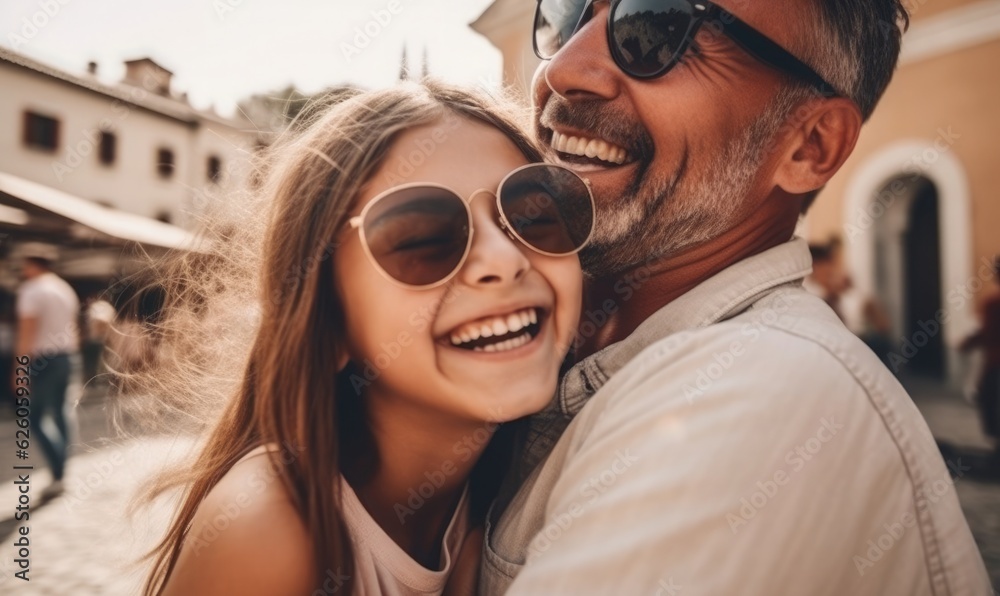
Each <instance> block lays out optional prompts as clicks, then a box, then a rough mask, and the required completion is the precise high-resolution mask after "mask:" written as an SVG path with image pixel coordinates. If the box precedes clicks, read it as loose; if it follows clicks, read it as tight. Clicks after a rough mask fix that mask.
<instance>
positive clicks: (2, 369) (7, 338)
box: [0, 289, 15, 411]
mask: <svg viewBox="0 0 1000 596" xmlns="http://www.w3.org/2000/svg"><path fill="white" fill-rule="evenodd" d="M14 327H15V320H14V296H13V294H11V293H10V292H8V291H7V290H3V289H0V379H9V378H11V377H10V375H11V373H12V372H13V371H14ZM11 389H12V388H11V387H10V386H9V385H8V384H7V383H6V382H2V381H0V403H2V404H3V407H7V406H10V408H11V411H13V409H14V406H15V402H14V392H13V391H12V390H11Z"/></svg>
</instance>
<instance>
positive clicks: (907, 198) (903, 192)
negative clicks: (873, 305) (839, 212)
mask: <svg viewBox="0 0 1000 596" xmlns="http://www.w3.org/2000/svg"><path fill="white" fill-rule="evenodd" d="M843 208H844V215H843V222H844V239H845V244H844V248H845V256H846V257H847V264H848V267H849V269H850V272H851V274H852V275H853V278H854V281H855V284H856V286H857V288H858V289H859V290H860V291H861V292H862V293H863V294H865V295H868V296H878V297H879V298H880V299H881V300H882V303H883V307H884V308H885V310H886V311H887V314H888V315H889V318H890V323H891V328H892V335H893V339H894V342H893V343H894V348H895V352H896V353H897V354H899V355H900V356H903V357H904V358H905V359H906V360H907V362H905V363H903V366H905V371H906V372H920V373H924V374H931V375H935V376H940V377H943V378H945V379H947V380H948V381H949V382H950V383H951V384H952V385H954V386H955V387H960V386H961V385H962V382H963V380H964V377H963V362H962V361H961V357H960V356H959V354H958V352H957V351H956V349H955V347H954V346H956V345H957V344H958V343H959V342H960V341H961V340H962V339H963V338H964V337H966V336H967V335H968V333H970V332H971V331H972V330H973V329H974V328H975V327H976V318H975V314H974V311H973V306H974V305H973V303H972V301H970V300H961V301H956V300H951V299H948V298H947V297H948V296H950V295H951V294H954V293H955V292H956V291H957V290H956V289H958V288H962V287H964V286H965V285H966V284H967V283H968V280H969V276H970V275H972V273H973V268H972V243H971V237H972V230H971V199H970V196H969V186H968V179H967V177H966V174H965V171H964V169H963V167H962V164H961V163H960V162H959V161H958V159H957V158H956V156H955V154H954V153H953V152H951V151H950V150H949V149H947V148H945V149H942V148H940V147H935V145H934V143H933V142H931V141H900V142H898V143H894V144H892V145H889V146H887V147H885V148H883V149H882V150H881V151H878V152H876V153H875V154H873V155H871V156H870V157H868V158H867V159H866V160H864V161H863V162H862V163H861V164H860V165H859V166H858V167H857V169H856V170H855V171H854V172H853V175H852V176H851V178H850V181H849V182H848V185H847V189H846V194H845V196H844V203H843ZM941 311H943V316H941V318H940V319H939V315H941V314H942V312H941ZM932 336H933V337H932ZM914 340H916V341H917V342H918V343H922V344H923V347H920V348H919V349H917V350H914V349H912V348H916V347H917V346H916V345H914V344H913V342H914ZM907 341H908V342H910V345H911V346H912V348H908V349H907V351H906V354H907V355H905V356H904V354H902V352H901V350H902V348H903V347H906V343H905V342H907ZM932 342H933V343H932ZM914 352H916V353H914ZM911 356H912V357H913V358H915V359H916V360H915V361H914V360H913V359H912V358H911Z"/></svg>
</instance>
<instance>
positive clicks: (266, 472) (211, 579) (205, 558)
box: [162, 454, 315, 596]
mask: <svg viewBox="0 0 1000 596" xmlns="http://www.w3.org/2000/svg"><path fill="white" fill-rule="evenodd" d="M268 461H269V460H268V458H267V457H266V455H264V454H261V455H259V456H255V457H251V458H248V459H247V460H244V461H242V462H240V463H238V464H236V465H235V466H234V467H233V468H232V469H231V470H230V471H229V472H228V473H226V475H225V476H224V477H223V478H222V480H221V481H220V482H219V484H218V485H216V486H215V488H213V489H212V490H211V492H209V494H208V496H207V497H206V498H205V500H204V501H203V502H202V504H201V505H200V506H199V507H198V511H197V512H196V513H195V516H194V520H193V521H192V524H191V530H190V531H189V532H188V534H187V537H186V538H185V541H184V546H183V547H182V550H181V554H180V557H179V558H178V560H177V565H176V566H175V568H174V570H173V573H171V575H170V577H169V578H168V579H167V581H166V584H165V586H164V589H163V591H162V594H163V596H199V595H202V594H204V595H205V596H208V595H215V594H241V595H246V596H255V595H258V594H259V595H261V596H265V595H267V596H270V595H273V594H312V592H313V590H314V586H312V584H313V583H314V581H313V580H314V577H315V573H314V570H313V564H312V561H313V550H312V543H311V540H310V538H309V534H308V532H307V531H306V528H305V526H304V525H303V523H302V520H301V518H300V517H299V515H298V513H297V512H296V510H295V508H294V507H293V506H292V504H291V502H290V501H289V500H288V496H287V495H286V493H285V491H284V489H283V488H282V486H281V482H280V480H279V479H278V477H277V475H275V474H273V473H272V471H271V469H270V467H269V464H268Z"/></svg>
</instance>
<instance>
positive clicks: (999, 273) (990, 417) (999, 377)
mask: <svg viewBox="0 0 1000 596" xmlns="http://www.w3.org/2000/svg"><path fill="white" fill-rule="evenodd" d="M993 275H994V279H995V281H996V282H997V285H996V286H994V288H993V289H992V290H991V291H990V292H989V293H987V294H986V297H985V299H984V300H983V301H982V303H981V306H980V308H979V316H980V320H981V321H982V326H981V327H980V328H979V331H977V332H976V333H975V334H973V335H971V336H969V337H968V338H966V340H965V341H963V342H962V344H961V346H959V349H961V350H962V351H967V350H970V349H972V348H981V349H982V350H983V353H984V356H985V358H984V360H985V362H984V363H983V369H982V373H981V375H980V377H979V389H978V391H977V402H978V404H979V415H980V417H981V418H982V424H983V431H984V432H985V433H986V434H987V435H989V436H990V437H991V438H993V439H994V441H995V443H994V445H995V448H996V449H997V450H998V452H1000V441H997V439H1000V256H997V257H995V258H994V259H993Z"/></svg>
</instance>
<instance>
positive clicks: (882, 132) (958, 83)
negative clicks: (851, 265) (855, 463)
mask: <svg viewBox="0 0 1000 596" xmlns="http://www.w3.org/2000/svg"><path fill="white" fill-rule="evenodd" d="M928 7H929V4H928ZM998 60H1000V39H997V40H994V41H992V42H988V43H984V44H980V45H977V46H975V47H971V48H967V49H963V50H960V51H957V52H953V53H950V54H948V55H944V56H940V57H936V58H931V59H927V60H923V61H920V62H917V63H914V64H908V65H905V66H903V67H902V68H901V69H900V70H899V71H898V72H897V73H896V76H895V78H894V80H893V82H892V84H891V85H890V86H889V89H888V90H887V92H886V95H885V97H884V98H883V100H882V102H881V104H880V105H879V107H878V108H877V110H876V112H875V114H874V115H873V116H872V119H871V120H870V121H869V122H868V124H867V125H866V126H865V128H864V129H863V132H862V134H861V137H860V139H859V141H858V146H857V148H856V149H855V151H854V153H853V155H852V156H851V158H850V159H849V160H848V162H847V163H846V164H845V166H844V168H843V169H842V170H841V171H840V172H839V173H838V174H837V176H836V177H835V178H834V179H833V180H832V181H831V183H830V184H829V186H828V187H827V188H826V189H825V190H824V191H823V193H822V194H821V195H820V197H819V199H818V200H817V203H816V205H815V206H814V207H813V210H812V212H811V213H810V214H809V216H808V229H809V235H810V237H812V238H815V239H824V238H827V237H829V236H830V235H831V234H844V233H845V230H849V229H850V228H849V226H850V225H852V224H858V223H859V222H860V221H861V220H862V219H863V215H862V214H860V213H859V212H858V210H857V209H853V210H852V209H849V208H847V206H848V205H850V203H851V201H852V199H854V200H856V199H857V197H852V196H851V194H850V193H851V192H852V191H853V189H852V188H851V182H852V180H853V179H855V178H856V176H857V175H858V173H859V170H861V169H862V168H864V167H866V165H867V164H869V163H871V162H872V160H873V159H877V157H878V156H879V155H880V153H882V152H884V151H886V150H887V149H889V148H891V147H893V146H899V145H900V144H901V143H914V142H917V143H922V144H923V145H931V146H932V147H934V144H935V143H937V146H936V147H935V148H934V150H929V149H928V148H927V147H926V146H925V147H923V148H921V149H919V150H915V151H914V152H913V153H912V154H909V155H905V154H904V159H900V160H899V162H900V164H899V165H900V170H902V169H903V168H905V167H906V166H907V164H914V165H915V166H916V168H917V169H918V170H928V169H932V168H934V167H935V166H936V164H937V162H939V161H942V160H949V161H951V160H954V161H957V162H958V164H959V165H960V168H961V170H962V172H963V173H964V176H965V177H966V179H967V184H968V202H969V205H968V207H969V215H968V217H969V220H968V221H967V222H966V223H967V225H968V237H967V238H966V239H965V241H966V242H968V243H969V246H970V249H971V253H972V259H971V261H972V263H973V264H974V263H978V262H979V261H980V259H981V258H984V257H991V256H992V255H995V254H998V253H1000V233H997V224H998V223H1000V197H998V193H1000V170H998V168H997V145H998V142H1000V112H998V111H997V106H1000V77H998V76H996V68H997V62H998ZM914 147H915V148H916V147H919V145H914ZM935 151H937V153H935ZM886 181H887V180H886ZM940 199H941V201H942V204H941V206H940V210H941V211H945V210H946V209H948V208H949V207H950V205H945V204H944V202H946V201H957V200H962V199H961V198H960V197H955V196H947V195H942V196H941V197H940ZM845 239H846V240H850V239H849V238H845ZM973 274H974V269H973V270H969V271H966V275H968V276H971V275H973Z"/></svg>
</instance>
